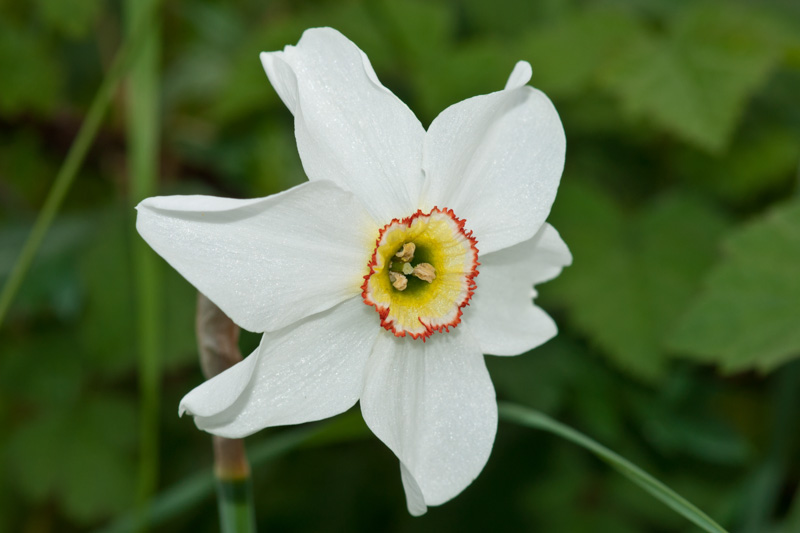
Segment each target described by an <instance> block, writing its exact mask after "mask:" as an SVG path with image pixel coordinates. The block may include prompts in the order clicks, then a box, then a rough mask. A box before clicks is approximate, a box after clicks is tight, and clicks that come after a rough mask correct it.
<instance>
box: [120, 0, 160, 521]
mask: <svg viewBox="0 0 800 533" xmlns="http://www.w3.org/2000/svg"><path fill="white" fill-rule="evenodd" d="M151 3H152V2H141V1H140V0H128V1H126V2H125V23H126V30H127V31H126V34H127V39H128V40H131V39H133V38H134V34H135V31H136V28H138V27H140V26H142V25H144V27H146V28H147V32H146V35H145V37H144V38H143V42H142V45H141V46H142V49H141V51H140V52H139V54H138V55H137V57H136V59H135V60H134V61H133V63H132V64H131V66H130V71H129V75H128V78H127V80H126V85H125V89H126V90H125V103H126V121H125V123H126V126H127V132H126V133H127V139H128V146H127V155H128V184H129V191H128V193H129V199H130V201H131V202H132V206H131V207H133V206H135V205H136V204H138V203H139V202H140V201H141V200H142V199H144V198H147V197H148V196H154V195H155V194H156V189H157V183H158V169H159V140H160V133H159V130H160V127H159V122H160V121H159V63H160V56H161V54H160V49H161V36H160V23H159V17H158V11H156V10H154V9H150V4H151ZM131 248H132V250H131V256H132V260H133V264H134V268H133V275H134V287H135V303H136V338H137V341H138V345H137V348H138V354H139V356H138V360H139V396H140V411H139V439H140V440H139V478H138V501H139V506H140V507H142V508H143V507H144V505H145V502H147V501H148V500H149V498H150V497H151V496H152V495H153V494H154V493H155V490H156V487H157V486H158V471H159V453H158V441H159V436H158V435H159V430H158V410H159V403H160V401H159V382H160V380H161V366H160V365H161V360H162V350H161V333H162V332H161V327H160V325H161V323H162V317H161V314H162V311H161V307H160V305H159V294H160V293H161V290H160V285H161V284H160V280H159V276H158V264H157V262H156V261H157V259H156V256H155V254H154V253H153V252H152V250H150V248H149V247H148V246H147V245H146V244H145V243H144V241H142V239H140V238H139V237H138V235H135V234H134V235H133V236H132V239H131ZM142 526H143V527H146V524H144V523H143V524H142Z"/></svg>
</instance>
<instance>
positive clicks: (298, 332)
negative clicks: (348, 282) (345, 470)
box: [180, 298, 379, 438]
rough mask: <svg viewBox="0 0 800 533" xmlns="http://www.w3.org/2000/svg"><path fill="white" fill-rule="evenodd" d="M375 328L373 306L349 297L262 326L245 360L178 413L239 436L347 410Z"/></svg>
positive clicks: (226, 434)
mask: <svg viewBox="0 0 800 533" xmlns="http://www.w3.org/2000/svg"><path fill="white" fill-rule="evenodd" d="M378 330H379V328H378V320H377V316H376V315H375V311H374V310H373V309H372V308H370V307H368V306H366V305H364V302H362V301H361V299H360V298H352V299H350V300H348V301H346V302H343V303H341V304H339V305H338V306H336V307H334V308H333V309H329V310H327V311H325V312H323V313H320V314H317V315H314V316H312V317H309V318H306V319H305V320H303V321H301V322H299V323H297V324H293V325H291V326H289V327H287V328H284V329H282V330H280V331H275V332H271V333H265V334H264V337H263V339H262V340H261V345H260V346H259V347H258V349H257V350H256V351H255V352H253V353H252V354H251V355H250V356H249V357H247V358H246V359H245V360H244V361H242V362H240V363H239V364H237V365H235V366H233V367H231V368H229V369H228V370H226V371H225V372H223V373H221V374H219V375H218V376H216V377H214V378H212V379H210V380H208V381H206V382H205V383H203V384H202V385H200V386H199V387H197V388H196V389H194V390H193V391H191V392H190V393H189V394H187V395H186V396H185V397H184V398H183V400H181V407H180V409H181V413H183V412H184V411H185V412H187V413H189V414H192V415H195V423H196V424H197V427H199V428H200V429H203V430H205V431H208V432H209V433H213V434H215V435H220V436H223V437H229V438H241V437H245V436H247V435H250V434H252V433H255V432H256V431H258V430H260V429H263V428H265V427H270V426H281V425H287V424H300V423H302V422H310V421H312V420H320V419H323V418H327V417H330V416H333V415H335V414H338V413H341V412H343V411H346V410H347V409H349V408H350V407H351V406H352V405H353V404H355V403H356V400H358V396H359V394H360V393H361V389H362V386H363V382H364V367H365V365H366V362H367V358H368V356H369V354H370V351H371V350H372V347H373V345H374V343H375V338H376V336H377V334H378ZM231 391H234V392H233V393H232V392H231Z"/></svg>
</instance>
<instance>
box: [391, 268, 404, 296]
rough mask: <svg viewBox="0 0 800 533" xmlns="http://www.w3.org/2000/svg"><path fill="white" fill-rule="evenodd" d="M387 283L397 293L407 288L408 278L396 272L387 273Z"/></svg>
mask: <svg viewBox="0 0 800 533" xmlns="http://www.w3.org/2000/svg"><path fill="white" fill-rule="evenodd" d="M389 281H391V282H392V287H394V288H395V289H397V290H398V291H404V290H406V287H408V278H406V277H405V276H404V275H402V274H398V273H397V272H389Z"/></svg>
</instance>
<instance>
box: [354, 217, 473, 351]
mask: <svg viewBox="0 0 800 533" xmlns="http://www.w3.org/2000/svg"><path fill="white" fill-rule="evenodd" d="M464 225H465V221H464V220H461V219H459V218H458V217H456V215H455V213H454V212H453V210H452V209H440V208H438V207H435V208H433V210H431V212H430V213H427V214H425V213H423V212H422V211H417V212H416V213H414V214H413V215H411V216H410V217H407V218H404V219H402V220H398V219H394V220H392V221H391V222H390V223H389V224H386V225H385V226H384V227H383V228H382V229H381V230H380V233H379V234H378V238H377V240H376V241H375V250H374V251H373V252H372V257H371V258H370V261H369V274H367V275H366V276H364V284H363V285H362V286H361V289H362V293H361V295H362V298H363V299H364V303H366V304H367V305H371V306H373V307H375V310H376V311H377V312H378V314H379V315H380V319H381V326H383V327H384V328H385V329H387V330H389V331H391V332H392V333H394V335H395V336H397V337H405V336H406V335H410V336H411V337H412V338H414V339H420V338H421V339H422V340H425V339H427V338H428V337H430V336H431V335H432V334H433V333H435V332H441V331H449V330H450V328H452V327H455V326H457V325H458V324H459V322H461V314H462V312H463V311H462V309H463V308H464V307H466V306H467V305H469V300H470V298H472V295H473V294H474V292H475V287H476V283H475V277H476V276H477V275H478V265H479V264H480V263H478V248H477V244H478V242H477V240H476V239H475V238H474V237H473V236H472V232H471V231H467V230H466V229H465V228H464ZM401 287H402V288H401Z"/></svg>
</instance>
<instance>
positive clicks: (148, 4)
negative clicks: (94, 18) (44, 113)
mask: <svg viewBox="0 0 800 533" xmlns="http://www.w3.org/2000/svg"><path fill="white" fill-rule="evenodd" d="M132 3H136V2H132ZM139 3H140V4H141V5H140V6H139V7H138V8H137V9H139V10H141V12H142V13H152V12H154V11H155V9H156V5H157V3H158V2H157V0H150V1H144V2H139ZM141 19H142V20H141V22H142V23H141V24H136V30H135V31H132V32H130V37H129V38H128V39H126V40H125V41H124V42H123V44H122V46H121V47H120V49H119V51H118V52H117V54H116V56H114V61H113V62H112V64H111V67H110V68H109V70H108V72H107V73H106V75H105V77H104V78H103V83H102V84H101V85H100V88H99V89H98V90H97V94H95V96H94V99H93V100H92V103H91V105H90V107H89V111H88V112H87V113H86V118H85V119H84V121H83V123H82V124H81V128H80V130H78V134H77V135H76V136H75V140H74V141H73V142H72V145H71V146H70V148H69V152H67V157H66V158H65V159H64V162H63V163H62V164H61V167H60V168H59V170H58V174H57V175H56V179H55V181H54V182H53V185H52V187H50V191H49V192H48V194H47V199H46V200H45V202H44V205H43V206H42V209H41V211H39V214H38V215H37V217H36V222H35V223H34V225H33V229H31V233H30V235H28V238H27V239H26V240H25V244H24V245H23V247H22V250H21V251H20V253H19V256H18V257H17V260H16V261H15V263H14V267H13V268H12V270H11V273H10V274H9V276H8V280H7V281H6V283H5V285H3V289H2V291H0V326H1V325H2V324H3V320H4V319H5V317H6V314H7V313H8V310H9V309H10V307H11V302H12V301H13V300H14V296H15V295H16V294H17V291H18V290H19V287H20V285H22V280H23V279H25V274H27V272H28V270H29V269H30V267H31V264H32V263H33V259H34V258H35V257H36V252H38V251H39V247H40V246H41V244H42V241H43V240H44V237H45V235H47V231H48V230H49V229H50V226H51V225H52V223H53V220H54V219H55V217H56V215H57V214H58V210H59V209H60V208H61V203H62V202H63V201H64V198H65V197H66V195H67V192H69V189H70V187H71V186H72V182H73V181H74V180H75V176H76V175H77V174H78V171H79V170H80V168H81V165H82V164H83V160H84V159H85V158H86V154H87V153H88V151H89V148H91V146H92V143H93V142H94V139H95V137H96V136H97V132H98V130H99V129H100V124H102V122H103V118H104V117H105V114H106V110H107V109H108V104H109V103H110V102H111V97H112V96H113V95H114V93H115V92H116V90H117V87H118V84H119V82H120V80H121V79H122V76H124V75H125V72H126V71H127V69H128V66H129V65H130V64H131V62H132V61H133V60H134V59H135V58H136V57H137V55H138V53H139V52H140V50H141V48H142V45H143V44H144V41H145V40H147V37H148V34H149V33H150V27H149V26H148V25H147V24H146V21H147V20H148V19H149V16H144V15H143V16H142V17H141Z"/></svg>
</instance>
